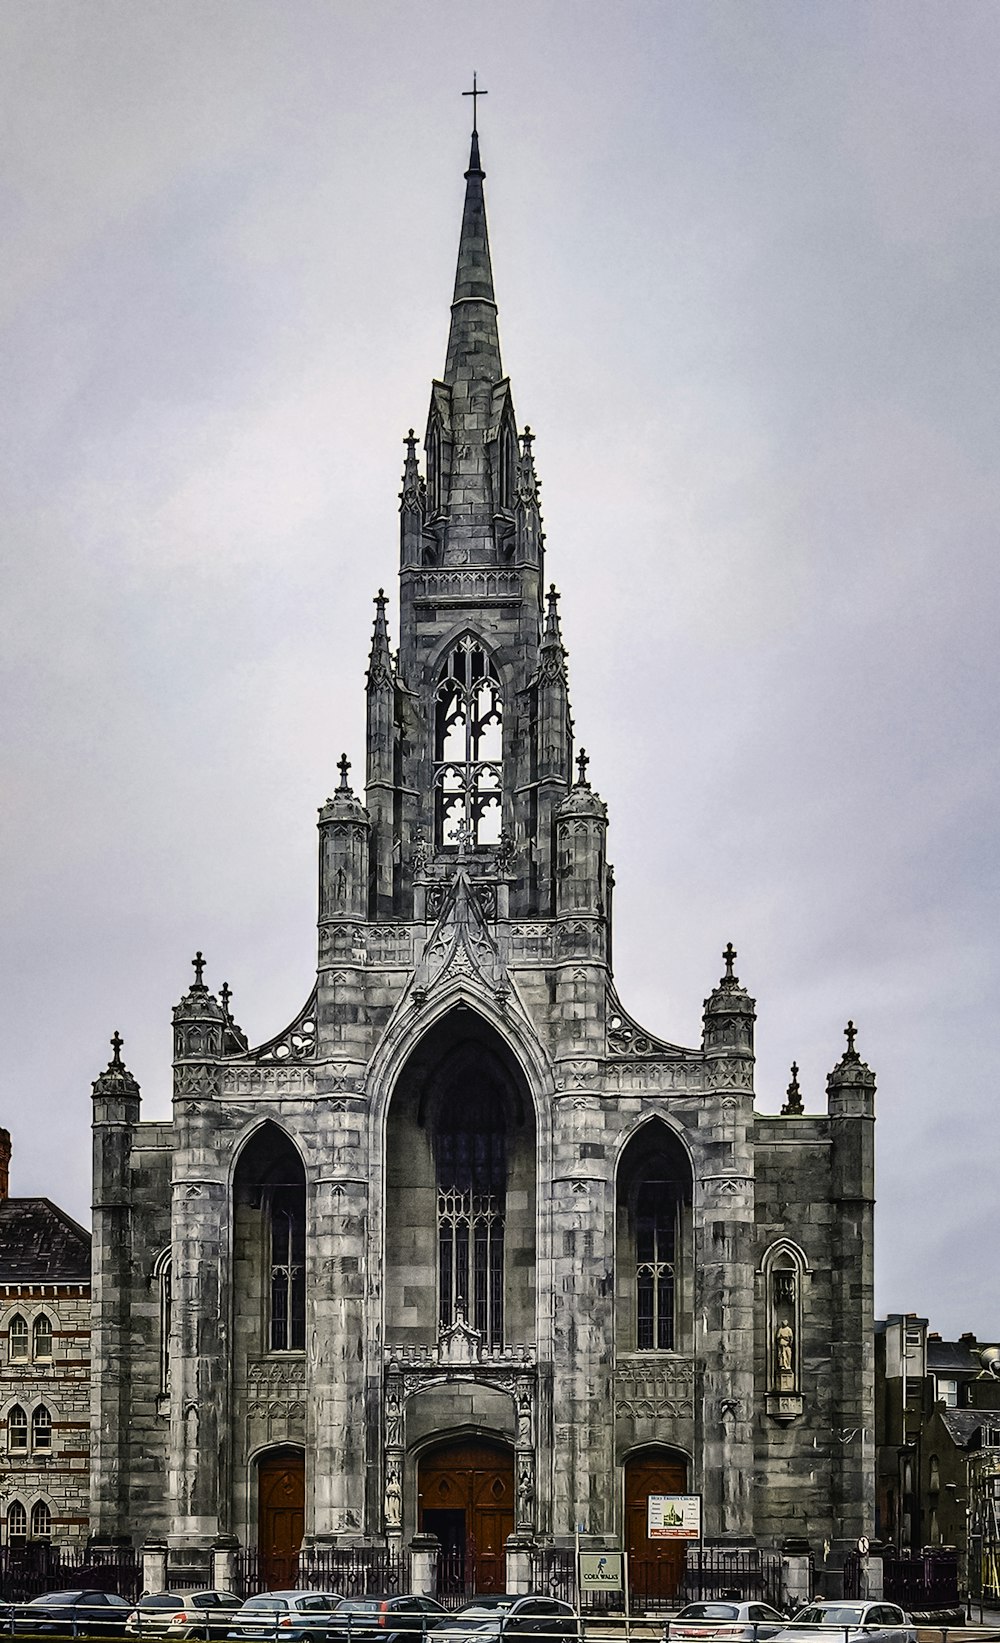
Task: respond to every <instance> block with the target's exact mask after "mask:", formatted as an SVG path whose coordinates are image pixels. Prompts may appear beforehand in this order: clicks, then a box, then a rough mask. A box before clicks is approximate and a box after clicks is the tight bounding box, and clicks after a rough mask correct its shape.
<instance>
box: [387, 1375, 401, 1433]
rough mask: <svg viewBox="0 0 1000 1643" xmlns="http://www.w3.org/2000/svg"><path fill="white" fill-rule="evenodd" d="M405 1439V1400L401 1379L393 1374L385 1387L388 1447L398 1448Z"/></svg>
mask: <svg viewBox="0 0 1000 1643" xmlns="http://www.w3.org/2000/svg"><path fill="white" fill-rule="evenodd" d="M402 1441H403V1402H402V1396H401V1391H400V1385H399V1380H398V1378H397V1377H396V1376H395V1375H392V1376H391V1377H390V1379H389V1381H388V1382H387V1384H386V1389H385V1443H386V1448H387V1449H395V1448H398V1447H399V1445H400V1444H401V1443H402Z"/></svg>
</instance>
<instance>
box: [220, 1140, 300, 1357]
mask: <svg viewBox="0 0 1000 1643" xmlns="http://www.w3.org/2000/svg"><path fill="white" fill-rule="evenodd" d="M233 1199H234V1240H233V1251H234V1262H233V1281H234V1285H235V1288H236V1297H237V1299H236V1305H237V1311H238V1313H239V1314H240V1316H241V1317H242V1318H243V1319H244V1320H245V1323H244V1325H243V1329H242V1332H241V1339H245V1343H246V1349H247V1350H248V1351H256V1352H260V1351H264V1352H302V1351H304V1350H305V1344H306V1178H305V1170H304V1169H303V1166H302V1160H301V1158H300V1157H299V1154H298V1152H297V1151H296V1149H295V1147H294V1145H293V1144H292V1142H291V1140H290V1139H289V1137H288V1136H287V1135H286V1134H285V1133H284V1131H283V1130H281V1129H279V1128H278V1126H277V1125H276V1124H271V1123H268V1124H264V1125H262V1127H261V1128H260V1129H259V1130H258V1131H257V1132H256V1134H255V1135H254V1136H252V1137H251V1139H250V1140H249V1141H248V1143H247V1145H246V1146H245V1147H244V1148H243V1151H242V1152H241V1153H240V1156H239V1159H238V1161H237V1165H236V1173H235V1176H234V1180H233Z"/></svg>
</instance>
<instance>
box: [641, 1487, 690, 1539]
mask: <svg viewBox="0 0 1000 1643" xmlns="http://www.w3.org/2000/svg"><path fill="white" fill-rule="evenodd" d="M646 1533H647V1535H648V1536H649V1538H650V1540H700V1539H701V1496H700V1495H647V1497H646Z"/></svg>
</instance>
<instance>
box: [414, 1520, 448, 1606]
mask: <svg viewBox="0 0 1000 1643" xmlns="http://www.w3.org/2000/svg"><path fill="white" fill-rule="evenodd" d="M440 1556H441V1542H440V1541H439V1540H438V1538H437V1536H436V1535H414V1537H413V1539H412V1540H411V1541H410V1586H411V1588H412V1591H413V1593H414V1596H416V1597H437V1583H438V1558H439V1557H440Z"/></svg>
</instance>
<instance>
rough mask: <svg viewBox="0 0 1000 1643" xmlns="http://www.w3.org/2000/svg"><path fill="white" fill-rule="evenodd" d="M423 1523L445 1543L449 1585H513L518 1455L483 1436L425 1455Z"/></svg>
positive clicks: (482, 1588) (420, 1485)
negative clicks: (510, 1543)
mask: <svg viewBox="0 0 1000 1643" xmlns="http://www.w3.org/2000/svg"><path fill="white" fill-rule="evenodd" d="M417 1494H418V1502H419V1522H420V1528H421V1530H422V1531H423V1533H424V1534H431V1535H436V1536H437V1538H438V1540H439V1541H440V1542H441V1551H442V1557H441V1562H442V1566H443V1569H444V1571H445V1575H446V1579H447V1581H448V1583H449V1584H451V1585H452V1586H454V1587H456V1588H457V1589H459V1590H466V1591H471V1590H475V1591H477V1592H503V1591H506V1589H507V1552H506V1546H507V1536H508V1535H510V1534H513V1532H514V1455H513V1451H512V1450H511V1449H509V1448H507V1446H506V1445H503V1444H492V1443H488V1442H486V1441H485V1440H484V1439H482V1438H470V1439H467V1440H464V1441H461V1442H455V1443H446V1444H439V1445H438V1446H437V1447H436V1448H434V1449H431V1450H428V1451H427V1453H426V1454H424V1455H423V1456H421V1460H420V1467H419V1472H418V1480H417Z"/></svg>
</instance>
